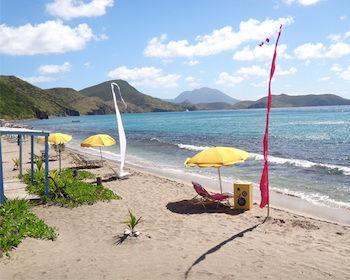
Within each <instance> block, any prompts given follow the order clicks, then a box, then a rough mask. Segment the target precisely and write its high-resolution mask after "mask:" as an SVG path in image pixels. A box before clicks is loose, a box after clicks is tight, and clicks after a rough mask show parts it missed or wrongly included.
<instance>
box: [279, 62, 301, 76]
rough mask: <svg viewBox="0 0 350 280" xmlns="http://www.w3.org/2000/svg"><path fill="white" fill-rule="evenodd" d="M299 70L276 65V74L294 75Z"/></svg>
mask: <svg viewBox="0 0 350 280" xmlns="http://www.w3.org/2000/svg"><path fill="white" fill-rule="evenodd" d="M296 72H297V68H295V67H290V68H289V69H282V68H281V67H280V66H279V65H277V66H276V70H275V75H276V76H288V75H294V74H295V73H296Z"/></svg>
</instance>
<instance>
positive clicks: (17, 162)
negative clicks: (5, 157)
mask: <svg viewBox="0 0 350 280" xmlns="http://www.w3.org/2000/svg"><path fill="white" fill-rule="evenodd" d="M12 162H13V171H15V170H18V169H19V165H20V161H19V158H13V159H12Z"/></svg>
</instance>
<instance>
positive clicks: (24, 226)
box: [0, 199, 57, 255]
mask: <svg viewBox="0 0 350 280" xmlns="http://www.w3.org/2000/svg"><path fill="white" fill-rule="evenodd" d="M30 207H31V206H30V204H29V203H28V202H27V201H26V200H23V199H13V200H7V201H6V202H5V203H4V205H3V206H0V254H1V255H2V253H3V252H7V251H10V250H11V249H13V248H15V247H17V246H18V245H19V244H20V243H21V242H22V240H23V239H24V238H26V237H33V238H40V239H49V240H55V239H56V237H57V233H56V231H55V229H54V228H52V227H49V226H48V225H46V224H45V223H44V221H43V220H41V219H39V218H38V217H37V216H36V215H35V214H34V213H32V212H31V211H30Z"/></svg>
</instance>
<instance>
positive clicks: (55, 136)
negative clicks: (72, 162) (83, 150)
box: [43, 133, 72, 172]
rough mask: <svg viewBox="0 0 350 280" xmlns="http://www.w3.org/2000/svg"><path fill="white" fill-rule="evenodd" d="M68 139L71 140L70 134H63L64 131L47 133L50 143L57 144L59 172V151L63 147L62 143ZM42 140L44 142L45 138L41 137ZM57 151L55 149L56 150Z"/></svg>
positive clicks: (59, 166)
mask: <svg viewBox="0 0 350 280" xmlns="http://www.w3.org/2000/svg"><path fill="white" fill-rule="evenodd" d="M70 140H72V136H71V135H68V134H64V133H50V135H49V142H50V143H51V144H54V145H57V146H56V147H57V149H58V157H59V160H58V164H59V165H58V170H59V172H61V152H62V149H63V148H64V144H65V143H68V142H69V141H70ZM43 141H44V142H45V138H44V139H43ZM56 151H57V150H56Z"/></svg>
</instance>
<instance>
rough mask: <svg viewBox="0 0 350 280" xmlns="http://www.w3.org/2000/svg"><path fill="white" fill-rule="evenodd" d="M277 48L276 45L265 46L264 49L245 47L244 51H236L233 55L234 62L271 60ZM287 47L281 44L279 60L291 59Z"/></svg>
mask: <svg viewBox="0 0 350 280" xmlns="http://www.w3.org/2000/svg"><path fill="white" fill-rule="evenodd" d="M274 49H275V46H274V45H264V46H262V47H260V46H256V47H255V48H254V49H251V48H250V47H249V46H246V47H244V48H243V49H242V50H239V51H236V52H235V53H234V55H233V59H234V60H239V61H251V60H257V61H263V60H271V59H272V56H273V52H274ZM286 50H287V45H285V44H281V45H279V46H278V57H279V58H287V59H288V58H290V55H288V54H287V53H286Z"/></svg>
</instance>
